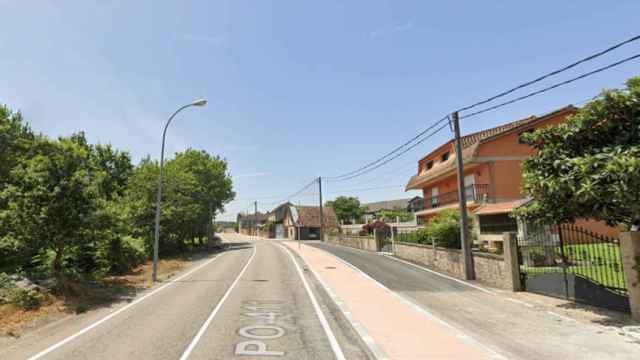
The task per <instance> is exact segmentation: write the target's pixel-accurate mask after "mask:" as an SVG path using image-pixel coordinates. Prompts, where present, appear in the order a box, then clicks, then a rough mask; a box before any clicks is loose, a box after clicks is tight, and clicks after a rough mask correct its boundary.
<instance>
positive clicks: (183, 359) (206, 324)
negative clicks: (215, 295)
mask: <svg viewBox="0 0 640 360" xmlns="http://www.w3.org/2000/svg"><path fill="white" fill-rule="evenodd" d="M256 252H257V246H256V245H255V244H254V245H253V253H252V254H251V257H250V258H249V260H248V261H247V263H246V264H245V265H244V267H243V268H242V270H240V273H239V274H238V276H237V277H236V279H235V280H234V281H233V283H232V284H231V286H229V288H228V289H227V291H226V292H225V293H224V295H223V296H222V298H220V301H218V304H217V305H216V307H215V308H214V309H213V311H211V314H209V317H208V318H207V320H205V322H204V324H202V326H201V327H200V330H198V333H197V334H196V336H195V337H194V338H193V340H191V343H190V344H189V346H188V347H187V349H186V350H185V351H184V352H183V353H182V356H180V360H186V359H188V358H189V355H191V352H192V351H193V349H195V347H196V345H198V342H200V338H201V337H202V335H204V333H205V331H207V328H208V327H209V325H210V324H211V322H212V321H213V318H214V317H215V316H216V314H217V313H218V311H220V308H222V305H223V304H224V302H225V301H226V300H227V298H228V297H229V295H230V294H231V291H233V289H234V288H235V287H236V285H237V284H238V282H239V281H240V278H241V277H242V275H244V273H245V271H246V270H247V268H248V267H249V265H250V264H251V262H252V261H253V258H254V257H255V256H256Z"/></svg>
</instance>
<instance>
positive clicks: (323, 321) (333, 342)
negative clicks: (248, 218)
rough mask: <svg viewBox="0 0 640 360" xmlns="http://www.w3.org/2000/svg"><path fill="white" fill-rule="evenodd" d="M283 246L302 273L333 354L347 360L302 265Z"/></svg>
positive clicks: (341, 359) (299, 272) (283, 247)
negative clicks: (301, 267) (305, 276)
mask: <svg viewBox="0 0 640 360" xmlns="http://www.w3.org/2000/svg"><path fill="white" fill-rule="evenodd" d="M281 246H282V249H283V251H284V252H286V253H287V254H289V257H290V258H291V261H293V265H294V266H295V267H296V270H298V275H300V279H302V283H303V284H304V288H305V289H306V290H307V294H308V295H309V298H310V299H311V303H312V304H313V308H314V309H315V311H316V315H318V319H319V320H320V324H322V328H323V329H324V333H325V334H326V335H327V338H328V339H329V343H330V344H331V349H332V350H333V354H334V355H335V356H336V359H338V360H346V358H345V357H344V353H343V352H342V348H341V347H340V344H338V340H337V339H336V336H335V334H334V333H333V330H331V327H329V322H328V321H327V318H326V317H325V316H324V313H322V309H320V305H318V300H316V297H315V295H313V292H312V291H311V287H309V283H308V282H307V279H305V278H304V274H303V273H302V270H301V269H300V265H298V262H296V259H295V258H294V257H293V254H291V251H290V250H289V249H288V248H286V247H285V246H284V245H281Z"/></svg>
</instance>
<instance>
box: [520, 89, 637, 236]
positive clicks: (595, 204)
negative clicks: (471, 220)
mask: <svg viewBox="0 0 640 360" xmlns="http://www.w3.org/2000/svg"><path fill="white" fill-rule="evenodd" d="M523 139H524V140H525V141H526V142H527V143H528V144H529V145H531V146H533V147H534V148H535V149H536V150H537V153H536V155H534V156H532V157H531V158H529V159H527V160H526V161H525V162H524V164H523V174H524V190H525V192H526V193H527V194H528V195H530V196H531V197H532V198H533V201H532V202H530V203H529V204H528V205H527V206H526V207H524V208H522V209H520V210H519V211H518V212H517V213H516V214H517V215H519V216H523V217H525V218H528V219H532V220H534V221H537V222H543V223H544V222H546V223H564V222H573V221H575V220H576V219H578V218H591V219H596V220H603V221H605V222H606V223H607V224H609V225H618V224H624V225H626V226H632V227H635V228H636V229H637V228H638V226H640V77H636V78H632V79H630V80H628V81H627V86H626V88H625V89H620V90H607V91H604V92H603V93H602V94H601V95H600V97H599V98H598V99H597V100H594V101H592V102H590V103H588V104H587V105H585V106H584V107H583V108H581V109H580V110H579V111H578V112H577V113H576V114H575V115H574V116H572V117H571V118H570V119H569V120H568V121H567V122H566V123H565V124H561V125H558V126H554V127H548V128H544V129H540V130H537V131H535V132H533V133H531V134H526V135H523Z"/></svg>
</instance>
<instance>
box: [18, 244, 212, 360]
mask: <svg viewBox="0 0 640 360" xmlns="http://www.w3.org/2000/svg"><path fill="white" fill-rule="evenodd" d="M223 254H224V253H222V254H219V255H217V256H215V257H214V258H212V259H209V260H207V261H206V262H205V263H203V264H200V265H198V266H197V267H195V268H194V269H191V270H189V272H187V273H185V274H182V275H180V276H178V277H177V278H175V279H173V280H171V282H170V283H168V284H164V285H162V286H161V287H159V288H157V289H156V290H153V291H152V292H150V293H148V294H146V295H144V296H143V297H141V298H139V299H136V300H134V301H133V302H131V303H129V304H127V305H125V306H123V307H121V308H120V309H118V310H116V311H115V312H112V313H111V314H109V315H107V316H105V317H103V318H102V319H100V320H98V321H96V322H94V323H93V324H91V325H89V326H87V327H85V328H84V329H82V330H80V331H78V332H77V333H75V334H73V335H71V336H69V337H67V338H65V339H63V340H62V341H59V342H58V343H56V344H54V345H51V346H49V347H48V348H46V349H44V350H42V351H41V352H39V353H37V354H35V355H33V356H31V357H30V358H28V360H36V359H40V358H42V357H43V356H45V355H47V354H48V353H50V352H52V351H54V350H56V349H57V348H59V347H61V346H63V345H64V344H66V343H68V342H70V341H72V340H74V339H75V338H77V337H79V336H80V335H82V334H84V333H86V332H88V331H90V330H91V329H93V328H95V327H96V326H98V325H100V324H102V323H104V322H105V321H108V320H109V319H111V318H112V317H114V316H116V315H118V314H120V313H121V312H123V311H125V310H127V309H129V308H131V307H132V306H134V305H136V304H138V303H139V302H141V301H143V300H145V299H146V298H148V297H150V296H151V295H155V294H157V293H158V292H160V291H162V290H164V289H166V288H167V287H169V286H171V285H173V284H175V283H176V282H177V281H180V280H181V279H183V278H185V277H187V276H189V275H191V274H192V273H194V272H196V271H197V270H200V269H201V268H203V267H204V266H206V265H208V264H210V263H211V262H212V261H214V260H215V259H217V258H219V257H220V256H222V255H223Z"/></svg>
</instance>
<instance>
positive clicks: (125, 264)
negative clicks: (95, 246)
mask: <svg viewBox="0 0 640 360" xmlns="http://www.w3.org/2000/svg"><path fill="white" fill-rule="evenodd" d="M98 256H99V257H100V263H101V269H102V271H103V272H105V273H107V274H111V275H122V274H125V273H126V272H128V271H129V270H131V269H132V268H134V267H135V266H137V265H139V264H141V263H142V262H144V260H145V259H146V253H145V247H144V240H142V239H137V238H134V237H130V236H125V237H123V238H119V237H115V238H113V239H111V240H110V241H109V242H107V243H106V244H104V246H103V247H102V248H101V249H100V250H99V254H98Z"/></svg>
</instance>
